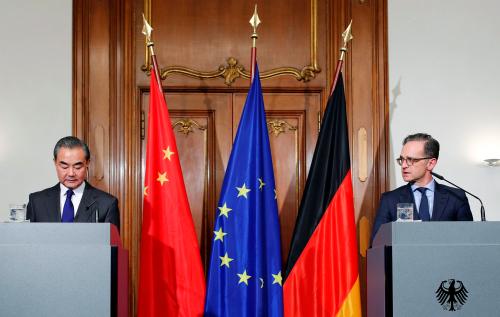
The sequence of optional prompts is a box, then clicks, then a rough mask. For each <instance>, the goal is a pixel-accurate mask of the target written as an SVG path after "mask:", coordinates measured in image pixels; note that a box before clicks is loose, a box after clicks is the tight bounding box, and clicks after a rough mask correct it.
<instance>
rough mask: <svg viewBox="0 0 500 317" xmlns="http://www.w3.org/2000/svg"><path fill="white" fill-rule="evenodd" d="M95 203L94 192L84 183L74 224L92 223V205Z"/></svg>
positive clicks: (92, 188)
mask: <svg viewBox="0 0 500 317" xmlns="http://www.w3.org/2000/svg"><path fill="white" fill-rule="evenodd" d="M95 202H96V197H95V190H94V187H92V186H91V185H90V184H89V183H87V182H85V189H84V190H83V196H82V200H81V201H80V205H79V206H78V211H77V212H76V215H75V222H93V221H92V218H91V217H92V208H91V207H92V205H94V203H95Z"/></svg>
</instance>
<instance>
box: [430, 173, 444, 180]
mask: <svg viewBox="0 0 500 317" xmlns="http://www.w3.org/2000/svg"><path fill="white" fill-rule="evenodd" d="M431 174H432V176H434V177H436V178H439V179H440V180H443V179H444V177H443V176H441V175H439V174H436V173H434V172H431Z"/></svg>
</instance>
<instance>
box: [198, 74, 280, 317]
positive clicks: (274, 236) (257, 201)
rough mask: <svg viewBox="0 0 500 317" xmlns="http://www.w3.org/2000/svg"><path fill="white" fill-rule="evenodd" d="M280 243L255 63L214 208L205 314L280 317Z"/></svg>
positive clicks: (238, 316) (264, 120)
mask: <svg viewBox="0 0 500 317" xmlns="http://www.w3.org/2000/svg"><path fill="white" fill-rule="evenodd" d="M280 244H281V243H280V227H279V219H278V207H277V203H276V188H275V185H274V173H273V163H272V159H271V151H270V148H269V135H268V130H267V124H266V116H265V112H264V100H263V98H262V89H261V86H260V79H259V70H258V67H257V65H255V75H254V80H253V83H252V86H251V88H250V92H249V93H248V96H247V100H246V102H245V107H244V109H243V114H242V115H241V120H240V123H239V127H238V132H237V133H236V139H235V141H234V144H233V149H232V151H231V156H230V158H229V164H228V168H227V171H226V175H225V177H224V182H223V184H222V190H221V195H220V200H219V204H218V207H217V212H216V220H215V228H214V238H213V241H212V256H211V259H210V269H209V272H208V281H207V297H206V302H205V316H210V317H212V316H217V317H219V316H230V317H246V316H283V295H282V278H281V276H282V272H281V246H280Z"/></svg>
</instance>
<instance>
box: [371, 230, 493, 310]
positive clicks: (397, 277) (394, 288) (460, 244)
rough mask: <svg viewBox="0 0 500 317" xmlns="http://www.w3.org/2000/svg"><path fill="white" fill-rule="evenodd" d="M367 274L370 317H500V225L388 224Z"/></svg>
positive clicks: (380, 234) (373, 251) (379, 235)
mask: <svg viewBox="0 0 500 317" xmlns="http://www.w3.org/2000/svg"><path fill="white" fill-rule="evenodd" d="M367 275H368V280H367V288H368V301H367V304H368V307H367V308H368V309H367V310H368V317H379V316H408V317H411V316H418V317H422V316H433V317H438V316H482V317H483V316H500V299H499V295H498V291H499V288H500V223H499V222H393V223H387V224H384V225H382V226H381V227H380V230H379V232H378V233H377V235H376V236H375V239H374V241H373V247H372V248H371V249H369V250H368V269H367Z"/></svg>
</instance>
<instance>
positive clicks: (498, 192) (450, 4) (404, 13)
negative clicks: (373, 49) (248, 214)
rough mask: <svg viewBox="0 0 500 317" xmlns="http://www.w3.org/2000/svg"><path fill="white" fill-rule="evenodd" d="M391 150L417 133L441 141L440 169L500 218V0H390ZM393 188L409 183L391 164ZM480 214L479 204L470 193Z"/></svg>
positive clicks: (491, 217)
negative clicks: (495, 162)
mask: <svg viewBox="0 0 500 317" xmlns="http://www.w3.org/2000/svg"><path fill="white" fill-rule="evenodd" d="M388 7H389V14H388V15H389V78H390V80H389V87H390V89H391V94H390V96H391V97H390V100H391V106H390V111H391V112H390V120H391V122H390V131H391V143H392V156H393V158H396V157H397V156H399V153H400V150H401V141H402V140H403V138H404V137H405V136H406V135H407V134H410V133H414V132H427V133H430V134H431V135H432V136H434V137H435V138H436V139H437V140H438V141H439V142H440V143H441V153H440V159H439V162H438V165H437V167H436V169H435V172H437V173H439V174H442V175H443V176H445V177H447V178H449V179H450V180H452V181H454V182H455V183H456V184H460V185H462V186H463V187H465V188H466V189H468V190H469V191H471V192H472V193H474V194H476V195H478V196H479V197H481V198H482V200H483V202H484V204H485V207H486V213H487V215H486V216H487V219H488V220H500V166H498V167H486V166H485V165H484V164H483V163H482V160H483V159H486V158H500V19H499V18H498V12H500V1H497V0H481V1H465V0H458V1H457V0H453V1H452V0H442V1H435V0H421V1H414V0H389V2H388ZM391 171H392V177H391V188H395V187H397V186H400V185H402V184H404V182H403V180H402V178H401V176H400V172H399V171H400V170H399V166H397V165H395V162H394V161H393V165H392V166H391ZM469 202H470V203H471V207H472V210H473V215H474V219H475V220H478V219H480V216H479V204H478V203H477V202H476V200H475V199H474V198H469Z"/></svg>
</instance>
